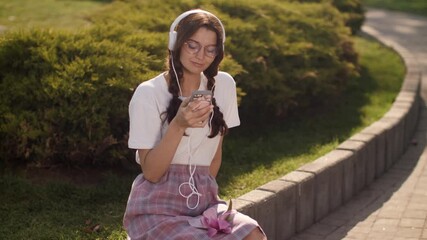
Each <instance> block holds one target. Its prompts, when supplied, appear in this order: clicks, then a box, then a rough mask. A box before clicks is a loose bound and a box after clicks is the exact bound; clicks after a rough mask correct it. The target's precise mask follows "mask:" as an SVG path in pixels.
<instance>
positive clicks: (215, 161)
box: [209, 136, 224, 177]
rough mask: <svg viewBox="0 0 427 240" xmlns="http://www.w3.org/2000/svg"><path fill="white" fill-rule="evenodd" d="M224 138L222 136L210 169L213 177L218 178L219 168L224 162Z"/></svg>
mask: <svg viewBox="0 0 427 240" xmlns="http://www.w3.org/2000/svg"><path fill="white" fill-rule="evenodd" d="M223 139H224V136H221V138H220V140H219V144H218V148H217V149H216V152H215V156H214V158H213V159H212V162H211V165H210V167H209V171H210V173H211V175H212V176H213V177H216V176H217V175H218V172H219V168H220V167H221V162H222V141H223Z"/></svg>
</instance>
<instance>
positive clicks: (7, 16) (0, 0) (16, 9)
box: [0, 0, 111, 29]
mask: <svg viewBox="0 0 427 240" xmlns="http://www.w3.org/2000/svg"><path fill="white" fill-rule="evenodd" d="M108 2H111V0H37V1H34V0H13V1H10V0H0V26H4V27H6V28H31V27H49V28H66V29H79V28H81V27H85V26H89V25H90V22H89V21H87V20H86V16H88V15H89V14H90V13H91V12H92V11H97V10H100V9H101V8H102V6H104V5H106V4H108ZM35 9H37V11H34V10H35Z"/></svg>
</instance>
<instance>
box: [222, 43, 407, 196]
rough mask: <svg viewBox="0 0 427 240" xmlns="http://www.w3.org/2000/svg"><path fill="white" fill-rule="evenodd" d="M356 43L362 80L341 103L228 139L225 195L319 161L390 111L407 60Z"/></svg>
mask: <svg viewBox="0 0 427 240" xmlns="http://www.w3.org/2000/svg"><path fill="white" fill-rule="evenodd" d="M355 43H356V48H357V51H358V52H359V53H360V55H361V58H360V62H361V65H362V71H361V76H360V78H358V79H354V81H353V83H352V86H351V87H350V88H349V89H348V91H347V92H346V93H345V94H344V96H343V97H342V99H341V100H340V103H339V104H336V105H333V104H331V105H330V106H328V107H325V108H322V109H312V110H310V111H308V112H307V113H305V114H303V115H302V116H300V117H298V118H294V119H290V120H288V121H286V122H283V123H279V124H277V125H273V126H262V128H260V127H258V128H253V127H250V126H247V127H245V126H242V127H240V129H236V130H235V132H236V134H235V135H234V136H232V137H231V138H228V139H226V140H225V141H226V143H227V144H226V146H225V147H226V150H225V154H224V163H223V166H222V168H221V172H220V175H219V176H218V181H219V185H220V186H221V187H222V188H221V192H220V193H221V195H222V196H224V197H226V198H230V197H237V196H239V195H241V194H243V193H245V192H248V191H250V190H251V189H254V188H256V187H257V186H260V185H261V184H263V183H266V182H269V181H271V180H274V179H277V178H279V177H281V176H283V175H284V174H286V173H288V172H290V171H292V170H294V169H296V168H297V167H299V166H301V165H302V164H304V163H307V162H310V161H313V160H315V159H316V158H318V157H320V156H322V155H324V154H325V153H327V152H329V151H331V150H332V149H334V148H335V147H336V146H337V145H338V144H339V143H340V142H342V141H344V140H345V139H347V138H349V137H351V136H352V135H353V134H355V133H357V132H359V131H361V130H362V129H363V128H364V127H366V126H368V125H370V124H371V123H373V122H375V121H376V120H378V119H379V118H381V116H383V115H384V113H385V112H386V111H388V109H389V108H390V106H391V104H392V102H393V100H394V98H395V96H396V94H397V93H398V91H399V89H400V86H401V83H402V79H403V75H404V71H405V70H404V67H403V65H402V61H401V59H400V57H399V56H398V55H397V54H396V53H394V52H392V51H390V50H389V49H386V48H384V47H383V46H382V45H380V44H379V43H377V42H371V41H368V40H366V39H362V38H355ZM379 59H381V60H379ZM243 122H244V119H243Z"/></svg>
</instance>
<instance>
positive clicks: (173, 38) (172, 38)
mask: <svg viewBox="0 0 427 240" xmlns="http://www.w3.org/2000/svg"><path fill="white" fill-rule="evenodd" d="M176 35H177V33H176V31H172V32H169V45H168V48H169V50H171V51H173V50H174V48H175V42H176Z"/></svg>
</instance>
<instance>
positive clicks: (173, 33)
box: [168, 9, 225, 51]
mask: <svg viewBox="0 0 427 240" xmlns="http://www.w3.org/2000/svg"><path fill="white" fill-rule="evenodd" d="M194 13H206V14H208V15H211V16H213V17H214V18H216V19H217V20H218V22H219V24H220V25H221V28H222V47H223V48H224V43H225V29H224V25H222V22H221V20H219V18H218V17H217V16H215V15H214V14H212V13H210V12H208V11H205V10H201V9H193V10H189V11H186V12H184V13H181V15H179V16H178V17H177V18H176V19H175V20H174V21H173V23H172V25H171V27H170V30H169V44H168V48H169V50H171V51H173V50H174V47H175V42H176V35H177V32H176V31H175V28H176V26H177V25H178V24H179V23H180V22H181V20H182V19H184V18H185V17H187V16H189V15H191V14H194Z"/></svg>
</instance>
